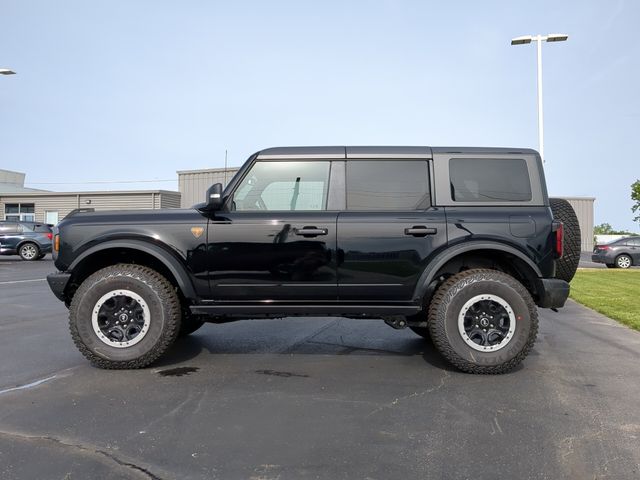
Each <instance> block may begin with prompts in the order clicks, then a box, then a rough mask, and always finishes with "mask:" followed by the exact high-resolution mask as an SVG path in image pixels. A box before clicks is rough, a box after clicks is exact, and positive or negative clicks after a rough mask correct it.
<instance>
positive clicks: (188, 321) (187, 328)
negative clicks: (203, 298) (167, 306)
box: [178, 311, 204, 338]
mask: <svg viewBox="0 0 640 480" xmlns="http://www.w3.org/2000/svg"><path fill="white" fill-rule="evenodd" d="M203 325H204V322H203V321H202V320H200V319H199V318H198V317H196V316H194V315H192V314H191V313H190V312H185V311H183V312H182V323H181V324H180V330H179V331H178V338H182V337H186V336H187V335H190V334H192V333H193V332H195V331H196V330H198V329H199V328H200V327H202V326H203Z"/></svg>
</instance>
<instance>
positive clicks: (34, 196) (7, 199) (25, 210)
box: [0, 190, 180, 224]
mask: <svg viewBox="0 0 640 480" xmlns="http://www.w3.org/2000/svg"><path fill="white" fill-rule="evenodd" d="M85 207H90V208H94V209H96V210H138V209H147V208H148V209H156V208H180V193H179V192H170V191H167V190H129V191H114V192H23V193H2V192H0V215H2V216H1V217H0V218H1V219H3V220H11V219H14V220H23V221H36V222H46V223H51V224H56V223H58V221H60V220H62V219H63V218H64V217H65V216H66V215H68V214H69V212H71V210H74V209H76V208H85Z"/></svg>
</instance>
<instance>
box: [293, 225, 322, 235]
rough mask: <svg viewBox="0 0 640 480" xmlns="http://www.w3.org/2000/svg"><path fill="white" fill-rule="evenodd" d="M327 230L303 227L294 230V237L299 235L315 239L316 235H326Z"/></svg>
mask: <svg viewBox="0 0 640 480" xmlns="http://www.w3.org/2000/svg"><path fill="white" fill-rule="evenodd" d="M327 233H328V230H327V229H326V228H318V227H303V228H296V235H301V236H303V237H317V236H318V235H326V234H327Z"/></svg>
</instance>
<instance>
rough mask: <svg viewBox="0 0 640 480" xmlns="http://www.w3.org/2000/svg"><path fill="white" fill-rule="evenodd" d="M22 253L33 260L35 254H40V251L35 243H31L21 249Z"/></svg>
mask: <svg viewBox="0 0 640 480" xmlns="http://www.w3.org/2000/svg"><path fill="white" fill-rule="evenodd" d="M20 253H21V254H22V256H23V257H24V258H26V259H27V260H31V259H32V258H35V256H36V255H37V254H38V251H37V249H36V247H35V246H34V245H31V244H29V245H24V246H23V247H22V248H21V249H20Z"/></svg>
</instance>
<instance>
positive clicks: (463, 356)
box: [429, 269, 538, 374]
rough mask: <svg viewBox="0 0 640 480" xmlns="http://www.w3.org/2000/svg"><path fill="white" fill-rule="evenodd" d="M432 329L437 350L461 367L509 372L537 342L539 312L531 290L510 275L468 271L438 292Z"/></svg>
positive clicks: (431, 316) (471, 370)
mask: <svg viewBox="0 0 640 480" xmlns="http://www.w3.org/2000/svg"><path fill="white" fill-rule="evenodd" d="M429 330H430V332H431V338H432V340H433V343H434V345H435V347H436V348H437V349H438V351H439V352H440V353H441V354H442V355H443V356H444V357H445V358H446V359H447V360H448V361H449V362H451V363H452V364H453V365H455V366H456V367H458V368H459V369H460V370H462V371H465V372H469V373H484V374H496V373H505V372H508V371H509V370H511V369H513V368H514V367H515V366H516V365H518V364H519V363H520V362H522V360H523V359H524V358H525V357H526V356H527V354H528V353H529V351H530V350H531V348H532V347H533V344H534V343H535V340H536V335H537V333H538V311H537V309H536V306H535V304H534V302H533V299H532V298H531V295H530V294H529V292H528V291H527V289H526V288H524V286H523V285H522V284H521V283H520V282H518V281H517V280H515V279H514V278H513V277H511V276H510V275H507V274H506V273H503V272H499V271H495V270H484V269H482V270H481V269H475V270H467V271H464V272H461V273H458V274H456V275H453V276H452V277H450V278H449V279H447V280H446V281H445V282H444V283H443V284H442V285H441V286H440V287H439V288H438V290H437V291H436V293H435V295H434V297H433V299H432V301H431V305H430V306H429Z"/></svg>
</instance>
